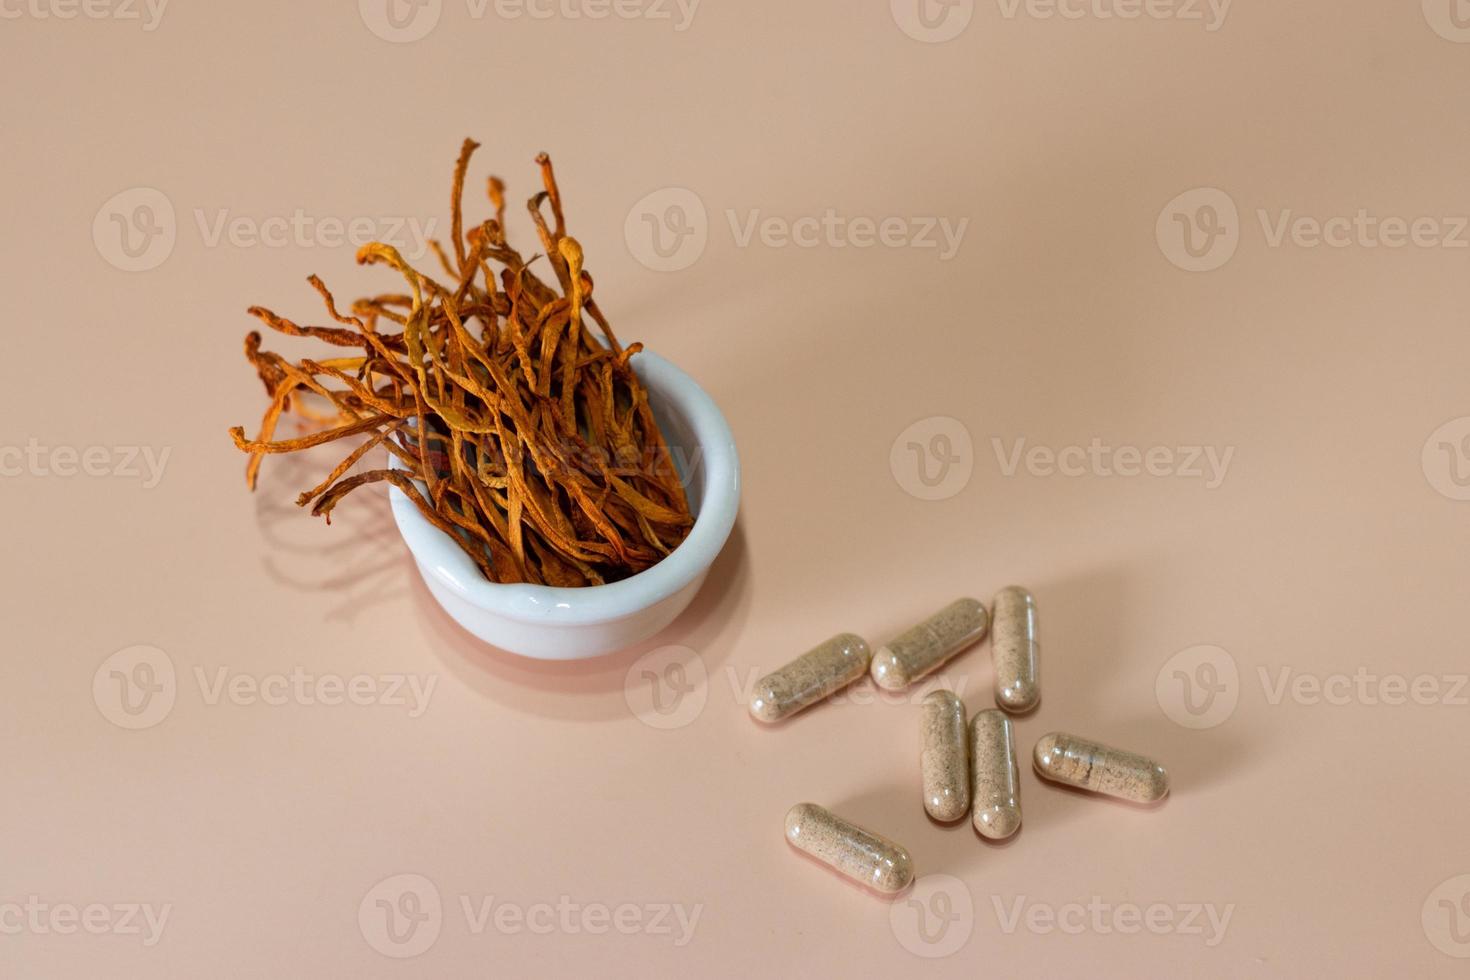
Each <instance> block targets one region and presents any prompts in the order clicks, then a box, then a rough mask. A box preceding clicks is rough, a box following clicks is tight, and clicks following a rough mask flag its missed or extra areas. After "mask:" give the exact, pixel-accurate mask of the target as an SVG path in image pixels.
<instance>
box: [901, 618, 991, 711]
mask: <svg viewBox="0 0 1470 980" xmlns="http://www.w3.org/2000/svg"><path fill="white" fill-rule="evenodd" d="M989 625H990V617H989V615H987V614H986V612H985V606H984V605H982V604H981V603H980V602H979V601H977V600H975V599H956V600H955V601H954V602H951V603H950V604H949V605H947V606H945V607H944V608H943V609H941V610H939V612H937V613H935V614H934V615H932V616H930V617H929V618H928V619H926V620H924V621H923V622H922V623H920V624H919V625H918V626H915V627H913V628H911V629H909V630H908V631H906V632H905V633H903V634H902V635H901V636H899V638H898V639H896V640H893V641H891V642H889V643H888V644H887V645H886V646H881V647H879V648H878V652H877V653H875V654H873V669H872V673H873V681H874V682H875V683H876V684H877V685H878V686H879V687H881V688H884V689H886V690H889V691H898V690H902V689H903V688H905V687H908V686H909V685H910V684H912V683H913V682H914V681H916V680H918V679H919V678H920V677H923V676H924V675H925V674H927V673H929V672H930V671H932V670H934V669H935V668H937V667H938V666H939V665H940V664H942V663H944V662H945V661H946V660H948V659H949V658H950V657H953V656H954V655H955V654H957V653H959V652H960V651H961V650H963V649H964V648H965V647H967V646H969V645H970V644H972V643H974V642H975V641H977V640H979V639H980V638H981V637H983V636H984V635H985V629H986V627H987V626H989Z"/></svg>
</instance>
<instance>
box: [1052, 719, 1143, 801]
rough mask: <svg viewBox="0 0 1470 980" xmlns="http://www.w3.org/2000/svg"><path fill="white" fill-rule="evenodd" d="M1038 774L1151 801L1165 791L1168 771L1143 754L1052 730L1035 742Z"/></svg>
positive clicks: (1130, 798)
mask: <svg viewBox="0 0 1470 980" xmlns="http://www.w3.org/2000/svg"><path fill="white" fill-rule="evenodd" d="M1033 762H1034V763H1035V766H1036V772H1037V774H1038V775H1040V776H1042V777H1044V778H1046V779H1049V780H1051V781H1052V782H1054V783H1062V784H1064V785H1066V786H1075V787H1076V788H1078V789H1085V790H1090V791H1091V792H1094V793H1101V794H1103V795H1104V796H1116V797H1117V798H1118V799H1120V800H1129V801H1131V802H1133V803H1154V802H1157V801H1158V800H1162V799H1163V798H1164V797H1165V796H1168V795H1169V773H1168V771H1167V770H1166V769H1165V768H1164V767H1163V766H1161V765H1159V764H1158V763H1157V762H1155V761H1154V760H1152V759H1150V758H1148V757H1147V756H1142V755H1139V754H1137V753H1136V752H1127V751H1125V750H1123V749H1114V748H1109V747H1108V746H1106V745H1103V744H1102V743H1100V742H1094V741H1092V740H1091V739H1086V738H1079V737H1078V736H1076V735H1067V734H1065V733H1063V732H1052V733H1051V734H1050V735H1043V736H1041V738H1040V740H1038V741H1037V743H1036V751H1035V753H1034V754H1033Z"/></svg>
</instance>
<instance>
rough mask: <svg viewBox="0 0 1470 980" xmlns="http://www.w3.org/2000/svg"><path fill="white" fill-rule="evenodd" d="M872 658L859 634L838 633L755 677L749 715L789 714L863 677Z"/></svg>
mask: <svg viewBox="0 0 1470 980" xmlns="http://www.w3.org/2000/svg"><path fill="white" fill-rule="evenodd" d="M872 659H873V655H872V652H871V651H870V650H869V649H868V644H867V641H865V640H864V639H863V638H862V637H861V636H857V635H856V634H854V633H838V634H837V635H836V636H834V637H832V639H830V640H827V641H826V642H825V643H821V644H819V645H817V646H815V647H813V648H812V649H810V650H808V651H807V652H806V653H803V654H802V655H801V656H799V657H797V658H796V659H795V660H793V661H791V663H789V664H787V665H786V666H784V667H782V668H781V669H780V670H777V671H774V672H772V673H769V674H767V675H766V676H765V677H762V678H761V679H760V680H758V681H756V684H755V690H754V692H753V693H752V695H751V699H750V714H751V717H753V718H755V719H756V720H758V721H764V722H768V723H769V722H774V721H780V720H781V719H782V718H787V717H790V716H791V715H794V714H796V713H797V712H798V711H800V710H801V709H802V708H805V707H807V706H809V705H812V704H816V703H817V702H818V701H820V700H822V699H823V698H825V697H827V696H828V695H830V694H834V693H836V692H837V691H840V690H841V689H842V688H844V687H846V686H847V685H849V684H851V683H852V682H853V681H855V680H857V679H858V678H860V677H862V676H863V675H864V674H866V673H867V672H868V664H869V662H870V661H871V660H872Z"/></svg>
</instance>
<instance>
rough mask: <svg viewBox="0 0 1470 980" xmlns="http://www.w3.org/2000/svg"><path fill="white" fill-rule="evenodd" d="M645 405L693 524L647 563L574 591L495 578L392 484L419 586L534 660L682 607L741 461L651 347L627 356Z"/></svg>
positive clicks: (721, 422)
mask: <svg viewBox="0 0 1470 980" xmlns="http://www.w3.org/2000/svg"><path fill="white" fill-rule="evenodd" d="M632 365H633V369H634V370H635V371H637V372H638V376H639V377H640V378H642V379H643V383H644V385H646V386H647V388H648V401H649V405H650V406H651V407H652V408H653V415H654V418H655V419H656V420H657V421H658V424H659V428H660V429H662V430H663V434H664V439H665V440H666V441H667V442H668V444H669V451H670V452H671V453H672V454H673V457H674V463H675V465H676V466H677V467H678V468H679V471H680V475H681V476H682V477H683V479H684V486H685V489H686V491H687V492H688V495H689V506H690V508H691V509H692V510H693V511H694V515H695V520H694V527H693V528H692V529H691V530H690V532H689V536H688V537H686V538H685V539H684V541H683V543H682V544H680V545H679V547H677V548H675V549H674V550H673V552H672V553H671V554H669V555H668V556H667V557H665V558H664V560H663V561H661V562H659V563H658V564H657V565H654V566H653V567H652V568H649V569H646V570H645V571H642V572H639V573H638V574H637V575H633V576H631V577H629V578H625V579H623V580H622V581H620V582H612V583H610V584H608V585H592V586H587V587H586V588H580V589H567V588H552V587H550V586H545V585H525V584H522V585H501V584H497V583H495V582H490V581H488V580H486V578H485V577H484V576H483V575H482V574H480V570H479V569H478V568H476V567H475V564H474V562H472V561H470V557H469V555H466V554H465V553H464V551H463V550H461V549H460V547H459V545H457V544H455V543H454V542H453V541H451V540H450V538H449V536H448V535H446V534H445V533H444V532H443V531H441V530H439V529H438V528H436V527H434V525H432V524H430V523H429V522H428V521H427V520H425V519H424V516H423V515H422V514H420V513H419V511H418V508H417V507H415V506H414V505H413V502H412V501H411V500H409V499H408V498H407V497H406V496H404V495H403V493H402V492H401V491H400V490H398V489H396V488H392V489H390V491H389V498H390V499H391V501H392V506H393V519H394V520H395V521H396V522H397V523H398V531H399V533H400V534H402V535H403V540H404V542H405V543H406V544H407V545H408V550H409V551H411V552H413V557H414V561H415V562H417V563H418V567H419V574H420V575H422V576H423V578H424V584H426V585H427V586H428V587H429V591H430V592H431V593H432V594H433V596H434V598H435V599H437V600H438V602H439V605H441V606H443V607H444V611H445V612H447V613H449V615H450V616H452V617H453V618H454V620H455V622H457V623H459V625H461V626H463V627H464V628H465V629H467V630H469V631H470V632H471V633H473V634H474V635H475V636H477V637H479V638H480V639H482V640H484V641H485V642H486V643H489V644H490V645H492V646H496V647H499V648H500V649H502V650H509V651H511V652H513V653H519V654H522V655H524V656H527V657H536V658H537V659H540V660H580V659H583V658H586V657H596V656H599V655H601V654H604V653H612V652H614V651H616V650H623V649H626V648H627V647H630V646H632V645H633V644H635V643H638V642H640V641H642V640H646V639H648V638H649V637H650V636H652V635H653V634H655V633H657V632H658V631H659V630H661V629H663V628H664V627H665V626H667V625H668V624H669V623H671V622H672V621H673V619H674V617H675V616H677V615H679V613H681V612H683V611H684V608H685V607H686V606H688V605H689V603H690V601H691V600H692V599H693V598H694V594H695V593H696V592H698V591H699V587H700V585H701V584H703V582H704V577H705V575H706V574H707V573H708V572H709V567H710V565H711V564H712V563H713V562H714V560H715V556H716V555H718V554H719V553H720V549H721V548H722V547H724V545H725V541H726V540H727V539H728V538H729V536H730V529H731V528H732V527H734V525H735V512H736V510H737V508H738V507H739V504H740V461H739V458H738V457H737V456H736V453H735V439H734V437H733V436H732V435H731V434H730V427H729V425H727V424H726V423H725V417H724V416H723V415H721V414H720V410H719V409H718V408H717V407H716V406H715V403H714V402H713V401H712V400H711V399H710V397H709V395H707V394H705V393H704V389H702V388H700V387H699V385H697V384H695V383H694V379H692V378H690V377H689V375H687V374H685V373H684V372H683V371H680V370H679V369H678V368H676V367H674V365H672V364H670V363H669V362H668V361H666V360H664V359H663V358H661V357H659V356H658V355H657V354H652V353H649V352H648V351H642V352H640V353H638V354H635V355H633V359H632Z"/></svg>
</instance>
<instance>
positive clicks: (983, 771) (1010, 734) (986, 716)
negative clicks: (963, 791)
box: [970, 708, 1021, 840]
mask: <svg viewBox="0 0 1470 980" xmlns="http://www.w3.org/2000/svg"><path fill="white" fill-rule="evenodd" d="M970 757H971V758H970V772H971V773H972V778H973V780H974V782H973V784H972V785H973V787H974V794H973V795H974V805H975V810H974V812H973V813H972V815H971V817H970V822H971V823H973V824H974V825H975V830H977V831H978V832H979V833H981V834H982V835H984V836H986V837H989V838H992V839H993V840H1001V839H1002V838H1006V837H1009V836H1011V835H1012V834H1014V833H1015V832H1016V831H1017V830H1020V829H1021V773H1020V770H1019V769H1018V768H1017V766H1016V730H1015V728H1014V727H1012V725H1011V720H1010V719H1009V718H1007V717H1006V715H1005V712H1004V711H1000V710H998V709H996V708H989V709H987V710H985V711H977V712H975V717H974V719H973V720H972V721H971V722H970Z"/></svg>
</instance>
